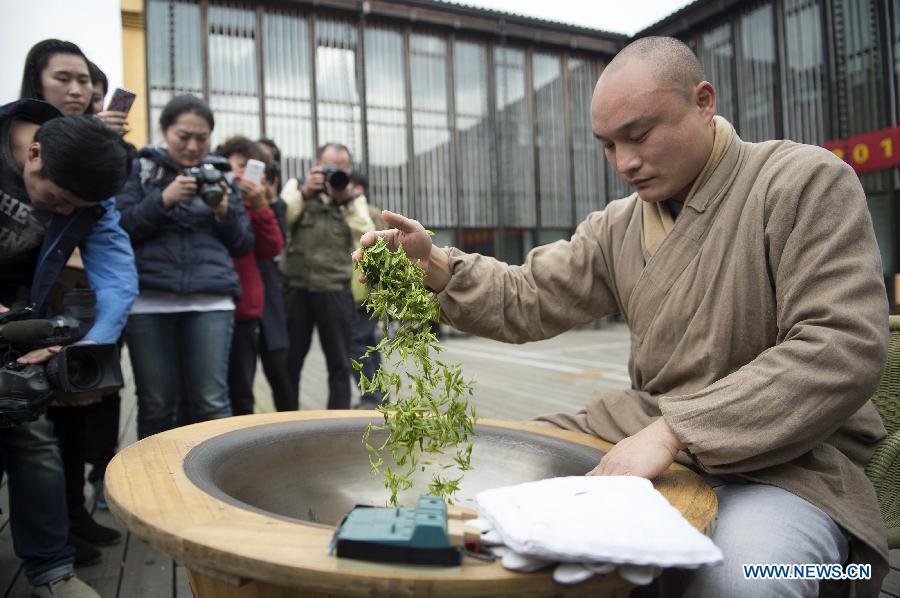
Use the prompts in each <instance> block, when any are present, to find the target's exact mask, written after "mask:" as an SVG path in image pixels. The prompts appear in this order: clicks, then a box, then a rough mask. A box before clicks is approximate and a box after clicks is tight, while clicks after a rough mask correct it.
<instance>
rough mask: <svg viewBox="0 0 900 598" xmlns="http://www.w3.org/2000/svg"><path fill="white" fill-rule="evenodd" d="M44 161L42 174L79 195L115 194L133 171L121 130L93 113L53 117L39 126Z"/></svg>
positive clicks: (93, 197) (89, 197) (100, 197)
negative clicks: (110, 126) (114, 129)
mask: <svg viewBox="0 0 900 598" xmlns="http://www.w3.org/2000/svg"><path fill="white" fill-rule="evenodd" d="M34 140H35V141H36V142H37V143H40V144H41V161H42V163H43V165H42V167H41V170H40V172H39V173H38V175H39V176H41V177H42V178H45V179H49V180H50V181H51V182H53V183H55V184H56V185H58V186H59V187H60V188H61V189H63V190H65V191H68V192H70V193H72V194H73V195H75V196H76V197H78V198H79V199H81V200H83V201H87V202H91V203H98V202H101V201H103V200H104V199H107V198H109V197H112V196H113V195H115V194H116V193H118V192H119V190H120V189H121V188H122V185H124V184H125V179H126V178H128V174H129V172H130V171H131V155H130V152H129V151H128V147H127V145H126V143H125V142H124V141H122V139H121V138H120V137H119V134H118V133H117V132H115V131H113V130H112V129H110V128H109V127H107V126H106V125H105V124H103V122H102V121H100V120H99V119H97V118H96V117H93V116H70V117H66V118H53V119H50V120H48V121H47V122H45V123H44V124H43V125H41V127H40V128H39V129H38V130H37V133H35V135H34Z"/></svg>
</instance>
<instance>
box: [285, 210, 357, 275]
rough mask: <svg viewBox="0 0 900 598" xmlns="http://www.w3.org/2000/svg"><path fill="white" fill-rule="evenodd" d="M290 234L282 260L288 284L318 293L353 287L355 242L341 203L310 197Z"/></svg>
mask: <svg viewBox="0 0 900 598" xmlns="http://www.w3.org/2000/svg"><path fill="white" fill-rule="evenodd" d="M290 237H291V238H290V242H289V243H288V246H287V251H286V252H285V259H284V260H282V262H281V272H282V274H284V276H285V278H286V279H287V281H286V282H287V284H288V286H291V287H297V288H301V289H306V290H308V291H314V292H322V291H340V290H343V289H349V288H350V277H351V276H353V263H352V261H351V259H350V253H351V252H352V251H353V249H354V244H353V238H352V235H351V234H350V227H349V226H347V221H346V220H345V219H344V211H343V210H342V209H341V207H340V206H338V205H337V204H335V203H334V202H332V203H330V204H328V205H326V204H324V203H322V200H321V199H319V198H318V197H315V198H313V199H309V200H306V202H305V203H304V206H303V212H301V214H300V216H299V217H298V218H297V221H296V222H295V223H294V226H293V227H291V235H290Z"/></svg>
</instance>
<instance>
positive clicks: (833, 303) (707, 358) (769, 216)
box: [354, 38, 888, 598]
mask: <svg viewBox="0 0 900 598" xmlns="http://www.w3.org/2000/svg"><path fill="white" fill-rule="evenodd" d="M591 120H592V126H593V130H594V133H595V135H596V137H597V138H598V139H599V140H600V142H601V143H602V144H603V148H604V152H605V154H606V158H607V159H608V160H609V161H610V162H611V163H612V164H614V165H615V166H616V169H617V170H618V171H619V173H620V174H621V175H622V176H623V177H624V178H625V179H626V180H627V181H628V182H629V183H630V184H631V186H632V187H633V188H634V189H635V193H634V194H632V195H631V196H629V197H626V198H623V199H619V200H616V201H613V202H610V203H609V205H608V206H607V207H606V209H605V210H602V211H599V212H594V213H592V214H590V215H589V216H588V217H587V219H586V220H585V221H584V222H582V223H581V224H580V225H579V226H578V228H577V230H576V231H575V234H574V235H573V236H572V238H571V239H570V240H569V241H557V242H556V243H552V244H550V245H545V246H542V247H538V248H536V249H534V250H533V251H531V253H530V254H529V255H528V258H527V260H526V262H525V264H524V265H522V266H508V265H506V264H504V263H502V262H499V261H497V260H495V259H492V258H489V257H484V256H480V255H475V254H465V253H463V252H461V251H459V250H457V249H439V248H437V247H434V246H432V244H431V240H430V237H429V236H428V235H427V234H426V233H425V230H424V228H423V227H422V225H421V224H419V223H418V222H416V221H415V220H410V219H407V218H404V217H403V216H401V215H398V214H393V213H390V212H385V214H384V217H385V220H386V221H387V223H388V224H389V225H390V226H393V227H395V228H394V229H392V230H388V231H381V232H377V233H367V234H366V235H364V236H363V237H362V239H361V244H362V247H364V248H365V247H368V246H370V245H371V244H372V243H374V242H375V240H376V239H377V236H384V237H385V238H386V240H387V241H388V242H389V244H390V245H391V246H396V245H397V244H400V243H402V244H403V246H404V247H405V249H406V252H407V254H408V255H409V256H410V258H411V259H413V260H416V259H418V260H420V264H421V266H422V268H423V269H424V270H425V275H426V283H427V284H428V286H429V287H430V288H431V289H432V290H433V291H434V292H435V293H436V294H437V298H438V300H439V302H440V305H441V310H442V317H443V319H444V321H445V322H447V323H448V324H451V325H452V326H454V327H456V328H458V329H460V330H464V331H467V332H470V333H472V334H476V335H479V336H485V337H488V338H493V339H497V340H501V341H506V342H513V343H523V342H528V341H536V340H541V339H546V338H550V337H552V336H555V335H557V334H559V333H561V332H563V331H565V330H568V329H569V328H572V327H573V326H575V325H576V324H582V323H586V322H590V321H591V320H593V319H595V318H600V317H602V316H608V315H612V314H621V315H622V316H623V317H624V319H625V321H626V322H627V323H628V326H629V328H630V330H631V358H630V361H629V373H630V377H631V382H632V385H631V386H632V387H631V389H629V390H621V391H606V390H605V391H602V392H601V393H599V394H597V395H596V396H594V397H592V398H591V399H590V400H589V401H588V402H587V404H586V405H585V407H584V409H582V410H581V411H580V412H578V413H576V414H573V415H569V414H557V415H549V416H544V417H542V418H539V419H540V420H542V421H544V422H548V423H550V424H553V425H556V426H559V427H561V428H565V429H569V430H577V431H581V432H586V433H588V434H592V435H595V436H598V437H600V438H604V439H606V440H610V441H612V442H615V443H617V444H616V446H615V447H614V448H613V449H612V450H611V451H610V452H609V453H608V454H607V455H606V456H604V457H603V459H602V460H601V461H600V463H599V464H598V465H597V467H595V468H594V469H593V470H592V471H591V472H589V473H590V475H623V474H624V475H637V476H642V477H645V478H650V479H652V478H654V477H655V476H657V475H659V474H660V473H661V472H662V471H664V470H665V469H666V468H667V467H668V466H669V465H671V464H672V462H673V461H676V460H677V461H679V462H681V463H684V464H686V465H688V466H690V467H692V468H694V469H695V470H697V471H699V472H701V474H703V475H704V476H706V478H707V479H708V480H709V481H710V483H711V485H713V487H714V489H715V492H716V494H717V496H718V499H719V514H718V517H717V521H716V524H715V528H714V531H713V533H712V538H713V540H714V541H715V543H716V544H717V545H718V546H719V547H720V548H721V549H722V551H723V553H724V555H725V562H724V564H723V565H722V566H720V567H706V568H701V569H699V570H697V571H695V572H692V573H690V574H688V575H687V577H686V579H684V580H682V581H683V582H684V587H683V589H684V593H685V595H691V596H710V597H719V596H722V597H724V596H728V597H733V596H753V597H754V598H756V597H760V596H779V597H781V596H815V595H846V594H847V593H848V592H850V591H851V590H852V591H853V592H854V593H855V595H858V596H876V595H877V594H878V588H879V587H880V585H881V581H882V578H883V577H884V575H885V573H886V572H887V545H886V538H885V528H884V524H883V523H882V520H881V517H880V516H879V511H878V505H877V503H876V498H875V492H874V490H873V488H872V486H871V484H870V483H869V481H868V479H867V478H866V476H865V473H864V471H863V468H864V466H865V464H866V462H867V461H868V459H869V457H870V455H871V454H872V451H873V449H874V447H875V446H876V444H877V443H878V441H879V440H880V439H881V438H883V437H884V436H885V429H884V427H883V425H882V423H881V419H880V418H879V416H878V414H877V413H876V411H875V409H874V408H873V406H872V404H871V403H870V401H869V400H868V397H869V396H870V394H871V393H872V392H873V390H874V389H875V387H876V386H877V383H878V380H879V377H880V374H881V371H882V367H883V365H884V359H885V354H886V347H887V337H888V324H887V321H888V318H887V315H888V307H887V299H886V293H885V288H884V282H883V279H882V269H881V263H880V257H879V252H878V248H877V246H876V243H875V235H874V232H873V229H872V222H871V219H870V216H869V212H868V209H867V207H866V198H865V196H864V193H863V190H862V187H861V186H860V183H859V180H858V179H857V177H856V175H855V174H854V173H853V171H852V170H851V169H850V167H849V166H847V165H846V164H844V163H843V162H842V161H840V160H839V159H837V158H836V157H835V156H833V155H832V154H831V153H830V152H828V151H826V150H824V149H821V148H817V147H812V146H808V145H802V144H798V143H793V142H790V141H768V142H765V143H746V142H744V141H741V139H740V138H739V137H738V136H737V134H736V133H735V131H734V129H733V128H732V126H731V125H730V124H729V123H728V122H727V121H726V120H724V119H722V118H721V117H718V116H716V92H715V89H714V88H713V86H712V84H711V83H710V82H708V81H705V80H704V79H703V73H702V70H701V67H700V64H699V62H698V61H697V58H696V57H695V56H694V54H693V53H692V52H691V50H690V49H689V48H688V47H687V46H685V45H684V44H682V43H681V42H679V41H677V40H674V39H671V38H644V39H640V40H637V41H635V42H634V43H632V44H631V45H629V46H628V47H627V48H625V49H624V50H622V51H621V52H620V53H619V54H618V55H617V56H616V57H615V58H614V59H613V61H612V62H611V63H610V64H609V66H608V67H607V68H606V69H605V70H604V72H603V74H602V76H601V77H600V79H599V81H598V82H597V86H596V89H595V90H594V96H593V101H592V104H591ZM597 167H598V168H600V165H599V164H598V165H597ZM359 257H360V254H359V252H357V254H355V255H354V258H355V259H359ZM742 563H748V564H749V563H838V564H842V565H843V564H847V563H869V564H871V565H872V579H871V580H867V581H857V582H833V581H824V580H823V581H819V580H767V581H762V580H748V579H744V575H743V571H742V568H741V564H742ZM851 585H852V586H853V587H850V586H851Z"/></svg>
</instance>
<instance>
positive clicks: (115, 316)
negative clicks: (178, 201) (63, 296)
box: [0, 99, 137, 343]
mask: <svg viewBox="0 0 900 598" xmlns="http://www.w3.org/2000/svg"><path fill="white" fill-rule="evenodd" d="M39 113H40V114H42V116H40V117H38V114H39ZM58 116H61V114H60V113H59V111H57V110H56V109H55V108H53V107H52V106H51V105H50V104H47V103H45V102H40V101H38V100H27V99H26V100H19V101H16V102H12V103H10V104H7V105H5V106H2V107H0V121H3V120H6V119H8V118H26V119H27V120H31V121H33V122H36V123H37V124H42V123H44V122H46V121H47V120H50V118H55V117H58ZM20 199H25V198H20ZM78 246H81V251H82V259H83V261H84V268H85V272H86V274H87V277H88V281H89V283H90V285H91V288H92V289H93V290H94V292H95V293H96V295H97V303H96V315H95V320H94V325H93V327H92V328H91V329H90V330H89V331H88V333H87V334H86V335H85V340H92V341H96V342H98V343H114V342H116V340H118V338H119V334H120V333H121V331H122V327H123V326H124V325H125V320H126V319H127V317H128V312H129V310H130V309H131V304H132V303H133V302H134V299H135V297H136V296H137V272H136V271H135V268H134V254H133V253H132V251H131V244H130V243H129V241H128V235H126V234H125V231H123V230H122V228H121V227H120V226H119V214H118V212H117V211H116V206H115V202H114V201H113V200H112V199H107V200H105V201H103V202H101V203H100V204H99V205H95V206H90V207H86V208H78V209H76V210H74V211H73V212H72V213H71V214H69V215H68V216H65V215H62V214H56V213H54V214H53V215H52V216H51V217H50V219H49V221H48V222H47V232H46V235H45V236H44V241H43V244H42V245H41V250H40V253H39V254H38V260H37V265H36V267H35V270H34V275H33V277H32V283H31V290H30V293H29V301H30V302H31V303H33V304H34V305H35V309H36V310H37V312H38V313H39V314H41V315H49V309H50V306H49V305H48V301H47V299H48V297H49V295H50V290H51V289H52V288H53V285H54V284H55V283H56V280H57V278H59V274H60V272H62V269H63V267H65V265H66V262H67V261H68V259H69V256H71V255H72V252H73V251H75V248H76V247H78Z"/></svg>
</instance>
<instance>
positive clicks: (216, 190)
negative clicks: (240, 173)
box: [184, 164, 225, 208]
mask: <svg viewBox="0 0 900 598" xmlns="http://www.w3.org/2000/svg"><path fill="white" fill-rule="evenodd" d="M184 176H189V177H191V178H193V179H194V180H195V181H197V195H199V196H200V199H202V200H203V203H205V204H206V205H208V206H209V207H211V208H215V207H216V206H217V205H219V204H220V203H222V198H223V197H225V189H223V188H222V184H221V183H222V181H224V180H225V173H224V172H222V171H221V170H220V169H218V168H216V167H215V166H214V165H212V164H200V165H199V166H191V167H190V168H186V169H185V170H184Z"/></svg>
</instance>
